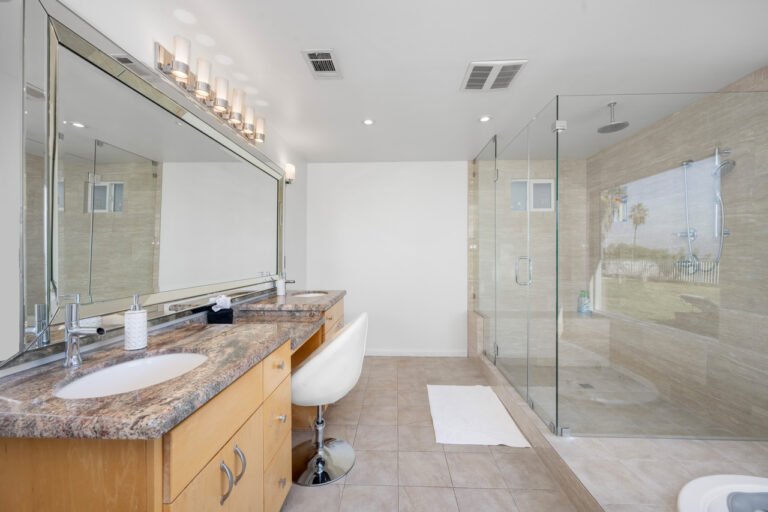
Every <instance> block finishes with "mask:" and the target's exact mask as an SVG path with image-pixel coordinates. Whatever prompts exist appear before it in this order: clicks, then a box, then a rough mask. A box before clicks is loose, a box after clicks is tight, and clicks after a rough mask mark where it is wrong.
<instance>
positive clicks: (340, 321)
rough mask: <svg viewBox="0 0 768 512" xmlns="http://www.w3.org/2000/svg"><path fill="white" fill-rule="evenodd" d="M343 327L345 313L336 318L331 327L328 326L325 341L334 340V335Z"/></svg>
mask: <svg viewBox="0 0 768 512" xmlns="http://www.w3.org/2000/svg"><path fill="white" fill-rule="evenodd" d="M342 327H344V315H343V314H342V315H341V316H340V317H339V319H338V320H334V323H333V325H331V326H330V327H326V330H325V340H324V341H329V340H332V339H333V338H334V337H336V334H337V333H338V332H339V331H340V330H341V328H342Z"/></svg>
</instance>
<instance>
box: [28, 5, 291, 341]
mask: <svg viewBox="0 0 768 512" xmlns="http://www.w3.org/2000/svg"><path fill="white" fill-rule="evenodd" d="M26 4H28V7H27V11H28V12H27V20H26V22H25V28H26V39H27V50H26V54H25V58H26V60H27V69H28V71H27V73H26V76H25V79H26V82H27V84H26V85H27V87H26V95H25V113H26V126H25V157H26V158H25V173H24V295H25V297H24V299H25V301H24V309H25V312H24V325H25V332H26V336H24V337H23V338H24V339H22V347H23V346H24V344H25V343H26V342H29V341H30V340H31V339H32V338H33V337H34V332H35V328H36V326H37V327H39V324H40V321H41V317H43V318H45V317H46V316H51V317H54V319H53V321H52V323H53V324H55V323H59V322H61V321H62V320H63V318H62V317H63V314H62V312H63V309H64V308H63V304H65V303H67V302H73V301H76V300H79V302H80V303H81V304H83V305H84V306H83V307H82V316H83V317H84V318H87V317H92V318H93V320H92V322H94V323H99V324H102V325H104V326H105V327H109V326H112V325H114V326H119V325H117V323H116V322H112V321H109V322H107V324H104V323H103V322H102V321H103V319H105V318H107V315H110V314H112V313H116V312H120V311H123V310H125V309H127V306H128V304H130V297H132V295H133V294H139V295H141V297H142V299H141V302H142V304H143V305H145V306H146V305H149V306H152V305H154V306H155V308H154V310H153V312H152V316H162V315H163V314H169V313H170V312H177V311H178V310H179V307H178V306H176V307H172V306H169V305H168V303H170V302H176V303H178V302H179V301H182V302H186V303H188V304H189V306H188V307H191V306H195V305H199V304H200V301H199V300H198V301H197V302H195V301H191V300H187V299H189V298H192V297H195V298H198V299H199V298H200V297H203V299H202V300H203V301H204V300H205V296H206V295H210V294H215V293H218V292H222V291H227V290H229V291H231V290H235V289H240V288H243V287H253V286H258V285H260V284H263V283H269V282H271V281H272V279H274V277H275V276H277V274H278V273H279V272H280V262H281V259H282V258H281V226H280V218H281V215H280V209H281V207H282V190H283V179H282V171H281V170H279V168H277V166H275V165H274V164H273V163H271V162H269V161H267V160H266V159H263V158H260V157H261V155H260V154H258V152H256V151H255V150H252V149H251V148H250V147H249V146H250V144H249V143H248V142H246V141H240V140H237V139H238V137H237V135H235V134H234V133H228V132H229V131H230V130H229V128H228V127H227V126H226V124H225V122H223V121H220V120H218V119H217V118H215V117H214V116H212V115H211V114H208V113H207V112H205V111H203V110H202V109H198V108H196V105H195V103H194V101H193V100H191V99H188V98H186V97H185V96H184V95H182V94H180V93H179V92H177V91H174V88H175V86H174V85H173V84H171V83H169V82H167V80H166V79H165V78H163V77H161V76H159V75H158V74H155V73H153V72H152V71H150V70H148V69H147V68H145V67H143V66H141V65H139V64H135V63H134V67H132V68H128V67H126V66H125V65H124V64H126V63H125V62H119V61H118V60H116V59H115V58H114V53H110V54H108V53H105V51H101V50H100V49H99V48H97V47H96V46H94V44H92V43H91V41H89V40H86V39H85V38H84V37H82V36H81V35H80V34H75V33H74V32H73V31H71V30H70V29H69V28H67V26H65V25H64V24H62V23H61V22H60V21H58V20H56V19H54V18H52V17H49V16H48V13H46V12H45V10H44V9H43V8H42V6H41V5H40V4H38V3H37V2H26ZM41 32H42V33H41ZM91 39H93V38H91ZM46 46H47V51H46ZM108 50H109V49H107V51H108ZM41 60H42V61H43V62H45V63H46V64H47V67H46V66H42V65H41ZM142 72H143V73H142ZM140 75H141V76H140ZM113 320H114V319H113ZM57 338H59V336H56V335H55V334H52V335H51V339H52V340H53V341H56V340H57Z"/></svg>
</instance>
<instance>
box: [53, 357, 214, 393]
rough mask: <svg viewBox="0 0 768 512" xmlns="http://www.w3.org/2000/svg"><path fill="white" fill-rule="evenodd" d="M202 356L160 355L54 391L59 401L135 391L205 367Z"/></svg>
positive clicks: (97, 373) (78, 380)
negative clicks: (201, 366)
mask: <svg viewBox="0 0 768 512" xmlns="http://www.w3.org/2000/svg"><path fill="white" fill-rule="evenodd" d="M207 359H208V356H204V355H202V354H190V353H180V354H161V355H157V356H149V357H142V358H141V359H133V360H131V361H126V362H124V363H119V364H116V365H113V366H108V367H107V368H104V369H102V370H98V371H95V372H93V373H89V374H88V375H84V376H82V377H80V378H79V379H77V380H74V381H72V382H70V383H69V384H67V385H66V386H63V387H62V388H61V389H59V390H57V391H55V392H54V393H53V394H54V396H57V397H59V398H70V399H71V398H98V397H102V396H110V395H117V394H120V393H127V392H129V391H136V390H137V389H141V388H146V387H149V386H154V385H155V384H159V383H161V382H165V381H166V380H171V379H173V378H174V377H178V376H179V375H183V374H185V373H187V372H188V371H190V370H193V369H195V368H197V367H198V366H200V365H201V364H203V363H204V362H205V361H206V360H207Z"/></svg>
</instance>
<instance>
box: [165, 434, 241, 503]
mask: <svg viewBox="0 0 768 512" xmlns="http://www.w3.org/2000/svg"><path fill="white" fill-rule="evenodd" d="M188 449H190V450H194V447H193V446H190V447H189V448H188ZM222 462H223V463H225V464H226V465H227V467H228V468H229V469H230V470H231V471H234V470H233V469H232V466H233V463H234V458H233V457H232V447H231V445H230V444H229V443H227V445H225V446H224V448H222V449H221V450H220V451H219V452H218V453H217V454H216V455H215V456H214V457H213V459H211V461H210V462H209V463H208V464H206V465H205V467H204V468H203V470H202V471H200V473H198V475H197V476H196V477H195V478H193V479H192V481H191V482H190V483H189V485H188V486H187V487H186V489H184V491H182V493H181V494H179V497H178V498H176V499H175V500H174V502H173V503H171V504H166V505H164V506H163V510H164V511H165V512H229V511H230V510H232V509H231V508H230V503H231V501H230V500H231V498H232V495H233V494H234V492H235V489H234V488H233V489H232V492H231V493H230V496H229V498H227V500H226V501H224V503H221V498H222V496H224V495H225V494H226V493H227V489H229V477H228V475H227V474H226V472H225V471H224V470H223V469H222V467H221V463H222Z"/></svg>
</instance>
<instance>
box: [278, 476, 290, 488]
mask: <svg viewBox="0 0 768 512" xmlns="http://www.w3.org/2000/svg"><path fill="white" fill-rule="evenodd" d="M277 483H278V484H279V485H280V488H281V489H285V486H286V485H287V484H288V480H286V479H285V478H281V479H280V480H278V481H277Z"/></svg>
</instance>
